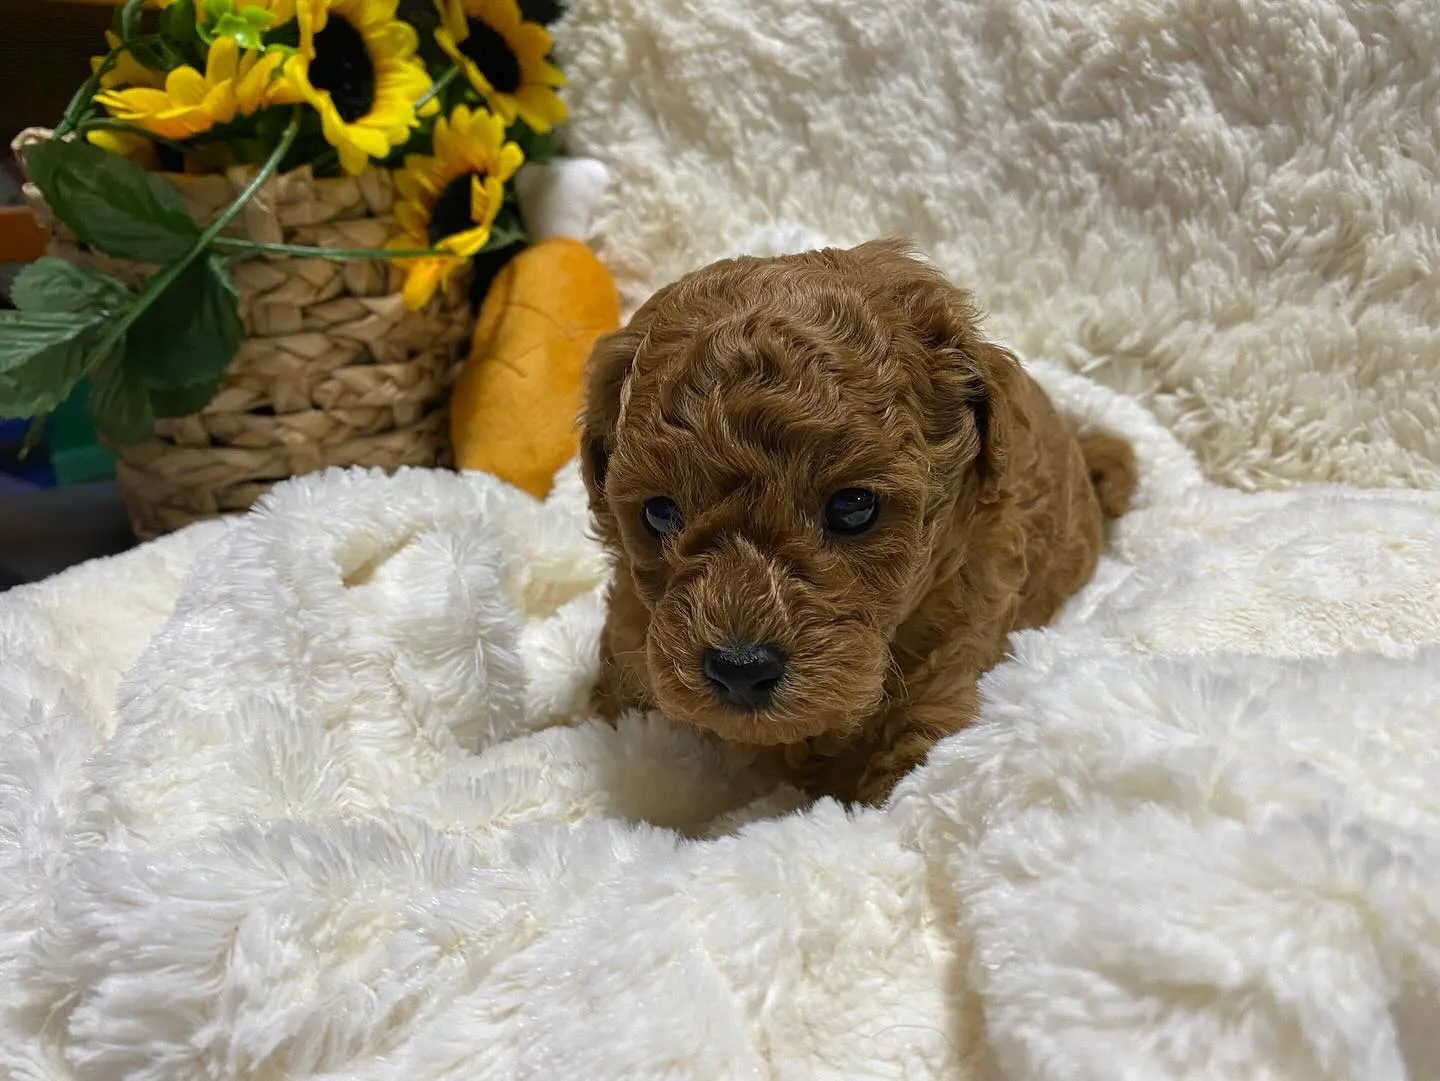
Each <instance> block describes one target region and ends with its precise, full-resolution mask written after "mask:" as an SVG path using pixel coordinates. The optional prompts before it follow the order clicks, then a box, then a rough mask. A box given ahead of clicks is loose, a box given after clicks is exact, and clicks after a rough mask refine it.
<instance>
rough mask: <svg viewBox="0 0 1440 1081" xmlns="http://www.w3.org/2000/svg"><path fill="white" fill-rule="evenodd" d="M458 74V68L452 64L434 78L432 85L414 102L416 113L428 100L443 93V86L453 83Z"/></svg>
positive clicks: (430, 100) (427, 103) (428, 102)
mask: <svg viewBox="0 0 1440 1081" xmlns="http://www.w3.org/2000/svg"><path fill="white" fill-rule="evenodd" d="M459 74H460V68H459V67H458V66H457V65H454V64H452V65H451V66H450V70H449V71H447V72H445V74H444V75H442V76H440V78H438V79H436V80H435V83H434V85H433V86H431V87H430V89H429V90H427V91H425V93H423V94H421V95H420V97H419V99H418V100H417V101H416V102H415V111H416V112H417V113H418V112H419V111H420V110H421V109H423V108H425V106H427V105H429V104H430V102H432V101H433V100H435V99H436V98H438V97H439V96H440V95H441V94H443V93H445V88H446V87H447V86H449V85H450V84H451V83H453V82H454V81H455V78H456V76H458V75H459Z"/></svg>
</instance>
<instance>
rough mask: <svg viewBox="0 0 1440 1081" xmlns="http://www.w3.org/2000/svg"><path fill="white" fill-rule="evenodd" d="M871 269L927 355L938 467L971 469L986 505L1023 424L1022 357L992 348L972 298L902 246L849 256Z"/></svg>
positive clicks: (871, 246) (927, 399)
mask: <svg viewBox="0 0 1440 1081" xmlns="http://www.w3.org/2000/svg"><path fill="white" fill-rule="evenodd" d="M848 254H849V255H850V256H851V257H853V258H857V259H859V260H861V261H862V263H863V264H864V267H865V270H866V274H867V277H869V278H870V279H871V280H872V281H875V282H877V283H879V285H880V287H881V288H882V290H883V292H884V294H885V297H886V299H887V300H888V301H889V303H891V304H894V305H897V306H898V307H899V308H900V317H901V321H902V322H903V323H904V325H905V326H906V327H907V328H908V329H909V331H910V333H912V334H913V335H914V336H915V338H916V339H918V345H919V346H920V349H921V350H922V352H923V360H920V361H919V362H918V363H917V368H918V370H917V371H916V372H915V373H914V374H915V385H916V389H917V392H918V395H919V398H920V402H921V424H922V426H923V429H924V434H925V440H926V442H927V443H928V444H929V445H930V447H931V449H932V453H933V454H934V460H935V461H937V462H938V463H941V464H942V465H944V466H949V467H952V468H954V469H956V470H957V471H959V470H963V469H966V468H968V469H971V470H973V471H974V472H975V475H976V478H977V480H978V481H979V485H980V491H979V495H980V498H981V499H982V500H984V501H993V500H994V499H996V498H998V497H999V494H1000V492H1001V489H1002V487H1003V479H1004V477H1005V473H1006V469H1007V466H1008V465H1009V461H1010V451H1011V445H1012V442H1013V440H1014V438H1015V434H1016V426H1017V424H1018V423H1019V422H1020V399H1021V398H1022V397H1023V396H1024V393H1025V385H1026V384H1025V375H1024V372H1023V371H1022V370H1021V368H1020V362H1019V361H1018V360H1017V359H1016V358H1015V356H1014V354H1013V353H1011V352H1010V351H1009V350H1007V349H1004V348H1002V347H1000V346H998V345H995V344H994V343H992V342H989V341H986V340H985V338H984V337H983V336H982V335H981V333H980V329H979V313H978V312H977V310H976V308H975V306H974V304H973V303H972V302H971V299H970V295H969V294H968V293H966V292H965V291H964V290H963V289H960V288H958V287H957V286H955V285H953V284H952V283H951V282H950V281H949V279H947V278H946V277H945V275H944V274H942V273H941V272H940V271H939V270H937V269H936V268H935V267H933V266H931V265H930V264H929V263H926V262H923V261H922V260H920V259H919V258H917V257H916V256H915V255H914V254H913V251H912V249H911V248H910V247H909V246H908V245H906V244H904V243H901V242H898V241H894V240H878V241H871V242H870V243H868V244H862V245H860V246H859V247H858V248H853V249H851V250H850V252H849V253H848Z"/></svg>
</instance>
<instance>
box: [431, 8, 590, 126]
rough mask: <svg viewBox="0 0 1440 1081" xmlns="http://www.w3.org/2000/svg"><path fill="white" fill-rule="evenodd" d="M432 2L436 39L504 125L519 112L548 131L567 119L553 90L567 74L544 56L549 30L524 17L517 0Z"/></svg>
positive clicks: (523, 117) (524, 118)
mask: <svg viewBox="0 0 1440 1081" xmlns="http://www.w3.org/2000/svg"><path fill="white" fill-rule="evenodd" d="M435 6H436V8H437V9H438V10H439V12H440V27H439V28H438V29H437V30H436V31H435V41H436V43H437V44H439V46H440V48H442V49H444V50H445V54H446V55H447V56H448V57H450V59H451V60H452V61H453V62H454V63H455V64H457V65H458V66H459V68H460V70H461V71H463V72H464V73H465V78H466V79H468V80H469V81H470V85H471V86H473V87H474V88H475V91H476V93H478V94H479V95H480V96H481V97H483V98H484V99H485V101H486V102H487V103H488V104H489V106H490V108H491V109H493V110H494V111H495V112H497V113H499V114H500V115H501V116H502V117H504V118H505V122H506V123H507V124H513V123H514V122H515V118H516V117H517V116H518V117H519V118H520V119H521V120H523V121H525V123H526V124H528V125H530V127H531V128H532V129H533V130H535V131H537V132H546V131H549V130H550V129H551V128H553V127H554V126H555V125H556V124H559V123H560V122H561V121H563V120H564V119H565V103H564V102H563V101H561V100H560V95H559V94H557V93H556V92H555V91H556V88H557V87H560V86H564V85H565V76H564V75H563V74H561V72H560V69H559V68H557V67H556V66H555V65H554V64H552V63H550V61H549V60H547V59H546V57H547V56H549V55H550V32H549V31H548V30H546V29H545V28H544V27H543V26H541V25H540V24H539V23H532V22H526V21H525V17H524V16H523V15H522V14H521V13H520V5H519V4H518V3H517V2H516V0H435Z"/></svg>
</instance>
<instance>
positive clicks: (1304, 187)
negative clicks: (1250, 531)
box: [560, 0, 1440, 488]
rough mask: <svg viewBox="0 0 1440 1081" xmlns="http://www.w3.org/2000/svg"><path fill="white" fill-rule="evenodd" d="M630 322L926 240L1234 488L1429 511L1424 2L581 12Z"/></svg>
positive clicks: (1003, 329) (1053, 355)
mask: <svg viewBox="0 0 1440 1081" xmlns="http://www.w3.org/2000/svg"><path fill="white" fill-rule="evenodd" d="M560 44H561V47H562V49H563V53H564V60H565V63H566V68H567V71H568V72H569V74H570V86H569V89H568V91H567V94H568V97H569V100H570V101H571V103H572V112H573V123H572V124H571V125H570V126H569V128H568V131H569V135H568V138H569V141H570V145H571V146H572V148H573V149H575V150H577V151H580V152H584V153H588V154H594V155H595V156H597V157H600V158H602V159H604V160H605V162H606V163H607V164H608V165H609V166H610V168H611V171H612V175H613V177H614V179H615V183H614V184H613V186H612V188H611V190H610V192H609V194H608V196H607V200H606V204H605V206H604V208H603V212H602V214H601V215H600V220H599V238H598V239H599V243H600V247H601V251H602V253H603V254H604V255H605V256H606V258H607V259H608V260H609V261H610V263H611V265H612V267H613V269H615V271H616V272H617V275H618V276H619V279H620V282H621V285H622V287H623V290H624V296H625V298H626V301H627V304H628V305H629V306H630V307H633V306H634V305H635V304H636V303H638V302H639V301H640V300H642V299H643V298H644V297H645V296H647V295H648V294H649V293H650V292H651V291H652V290H654V289H655V288H657V287H658V286H659V285H661V284H663V283H664V282H666V281H669V280H671V279H673V278H674V277H676V276H678V275H679V274H680V273H682V272H684V271H687V270H690V269H692V268H693V267H695V266H698V265H700V264H701V263H702V262H705V261H707V260H708V259H710V258H712V257H714V256H716V255H717V254H719V253H720V252H721V251H722V250H724V249H726V248H728V247H729V246H730V245H731V244H733V243H734V242H735V241H736V240H737V238H738V237H739V236H740V235H741V234H742V233H744V232H745V231H746V230H747V229H748V228H750V227H752V226H754V225H758V224H763V223H765V222H768V221H770V220H771V219H774V218H781V219H789V220H794V221H798V222H801V223H805V224H808V225H810V226H812V227H814V228H817V229H819V230H821V231H823V232H824V233H826V234H827V235H830V236H831V237H833V238H834V239H835V240H837V241H838V242H844V243H849V242H858V241H862V240H867V239H870V238H871V237H873V236H876V235H879V234H887V233H895V234H901V235H905V236H909V237H911V238H913V239H914V240H915V241H917V242H918V243H919V244H920V245H921V246H922V247H924V248H927V249H929V250H931V251H933V252H934V254H935V256H936V258H937V260H938V261H939V263H940V264H941V265H942V266H943V268H944V269H945V270H946V271H948V272H950V273H951V274H952V276H954V277H955V278H956V280H957V281H959V282H960V283H961V284H964V285H966V286H968V287H971V288H973V289H975V290H976V292H977V295H978V298H979V301H980V303H981V305H982V307H984V308H985V309H987V310H989V311H990V312H991V313H993V314H992V319H991V323H990V326H991V330H992V332H993V333H994V334H995V336H996V337H997V338H999V339H1000V340H1002V341H1005V342H1006V343H1007V344H1009V345H1012V346H1014V347H1015V348H1016V349H1017V350H1018V351H1019V352H1020V353H1021V354H1022V355H1025V356H1028V357H1042V358H1046V359H1049V360H1052V361H1054V362H1056V363H1060V364H1064V365H1066V366H1068V367H1069V368H1071V369H1072V370H1081V371H1085V372H1088V373H1091V374H1093V375H1094V376H1095V377H1096V378H1098V379H1100V380H1102V381H1103V382H1105V383H1106V384H1108V385H1109V386H1111V387H1114V388H1117V389H1120V390H1123V391H1125V392H1127V393H1133V394H1140V395H1143V396H1144V397H1145V398H1146V400H1147V401H1148V402H1149V404H1150V405H1151V406H1152V408H1154V410H1155V411H1156V412H1157V414H1158V415H1159V416H1160V418H1161V419H1162V420H1163V421H1164V422H1165V423H1166V424H1167V426H1169V427H1170V428H1171V430H1173V431H1174V432H1175V433H1176V434H1177V435H1178V436H1179V437H1180V438H1181V440H1182V441H1183V442H1184V443H1185V444H1186V445H1187V446H1189V447H1190V448H1191V449H1192V450H1193V451H1194V452H1195V453H1196V455H1197V456H1198V458H1199V460H1200V463H1201V465H1202V467H1203V468H1204V470H1205V472H1206V474H1207V475H1208V476H1209V477H1211V478H1212V479H1215V480H1217V481H1221V482H1224V483H1227V484H1232V485H1235V486H1239V487H1249V488H1255V487H1258V488H1275V487H1282V486H1285V485H1288V484H1290V483H1292V482H1295V481H1306V480H1309V481H1323V482H1331V483H1347V484H1358V485H1366V486H1395V485H1415V486H1421V487H1427V488H1435V487H1440V395H1437V394H1436V392H1435V387H1436V384H1437V382H1440V289H1437V288H1436V284H1435V282H1436V277H1437V275H1440V184H1437V177H1440V120H1437V118H1440V7H1437V5H1436V4H1435V3H1434V0H1388V2H1386V3H1374V2H1372V0H1106V2H1105V3H1095V2H1093V0H946V2H944V3H937V2H935V0H885V2H883V3H882V2H876V0H707V2H704V3H677V2H675V0H572V4H571V13H570V15H569V16H568V19H567V21H566V23H565V24H564V25H563V27H562V29H561V34H560Z"/></svg>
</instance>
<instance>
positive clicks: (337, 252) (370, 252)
mask: <svg viewBox="0 0 1440 1081" xmlns="http://www.w3.org/2000/svg"><path fill="white" fill-rule="evenodd" d="M215 247H217V248H222V249H224V250H227V251H236V252H269V253H270V254H272V255H309V256H319V257H320V258H322V259H424V258H426V257H427V256H431V255H448V254H449V253H448V252H444V251H441V250H440V249H439V248H397V249H395V250H393V251H391V250H389V249H386V248H324V247H319V246H314V245H310V244H270V243H268V242H266V241H263V240H241V239H239V238H238V237H229V236H222V237H216V238H215Z"/></svg>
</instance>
